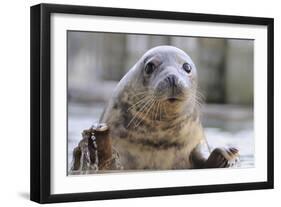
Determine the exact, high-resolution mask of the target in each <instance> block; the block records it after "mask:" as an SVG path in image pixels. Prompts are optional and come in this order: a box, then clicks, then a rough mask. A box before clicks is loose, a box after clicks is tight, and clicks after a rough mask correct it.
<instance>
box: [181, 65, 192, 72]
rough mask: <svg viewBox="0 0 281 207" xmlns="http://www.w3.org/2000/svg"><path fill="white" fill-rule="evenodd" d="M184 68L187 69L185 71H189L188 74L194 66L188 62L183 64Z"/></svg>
mask: <svg viewBox="0 0 281 207" xmlns="http://www.w3.org/2000/svg"><path fill="white" fill-rule="evenodd" d="M182 68H183V69H184V70H185V72H187V73H188V74H189V73H190V72H191V70H192V67H191V65H190V64H188V63H184V64H183V65H182Z"/></svg>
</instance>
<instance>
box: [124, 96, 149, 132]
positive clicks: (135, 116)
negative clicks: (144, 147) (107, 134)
mask: <svg viewBox="0 0 281 207" xmlns="http://www.w3.org/2000/svg"><path fill="white" fill-rule="evenodd" d="M152 101H153V98H150V99H149V100H148V101H147V102H146V103H145V104H144V105H143V106H142V108H141V109H140V110H139V111H137V113H136V114H135V115H134V116H133V118H132V119H131V120H130V122H129V123H128V125H127V128H128V127H129V126H130V125H131V123H132V122H133V121H134V120H135V119H136V118H137V116H138V115H139V114H140V113H141V112H142V111H143V110H145V107H147V105H148V104H150V103H151V102H152Z"/></svg>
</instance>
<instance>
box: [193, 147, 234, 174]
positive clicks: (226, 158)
mask: <svg viewBox="0 0 281 207" xmlns="http://www.w3.org/2000/svg"><path fill="white" fill-rule="evenodd" d="M238 158H239V153H238V150H237V149H236V148H234V147H230V148H216V149H214V150H213V151H212V153H211V154H210V156H209V157H208V159H206V158H205V157H204V153H203V151H202V144H201V143H200V144H198V145H197V146H196V147H195V148H194V149H193V150H192V152H191V153H190V157H189V159H190V162H191V163H192V168H194V169H203V168H228V167H233V166H235V165H236V164H237V163H238V161H239V159H238Z"/></svg>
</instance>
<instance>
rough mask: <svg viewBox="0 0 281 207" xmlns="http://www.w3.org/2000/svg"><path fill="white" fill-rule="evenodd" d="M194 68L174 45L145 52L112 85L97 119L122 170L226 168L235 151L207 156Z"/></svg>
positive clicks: (236, 153) (224, 151)
mask: <svg viewBox="0 0 281 207" xmlns="http://www.w3.org/2000/svg"><path fill="white" fill-rule="evenodd" d="M197 84H198V77H197V69H196V66H195V64H194V63H193V61H192V59H191V58H190V57H189V56H188V55H187V54H186V53H185V52H184V51H182V50H180V49H178V48H176V47H173V46H158V47H155V48H152V49H150V50H148V51H147V52H146V53H145V54H144V55H143V56H142V57H141V58H140V59H139V60H138V61H137V63H136V64H135V65H134V66H133V67H132V68H131V69H130V70H129V71H128V72H127V74H126V75H125V76H124V77H123V78H122V79H121V80H120V82H119V83H118V85H117V86H116V88H115V90H114V93H113V96H112V98H111V100H110V101H109V103H108V105H107V107H106V108H105V110H104V113H103V114H102V116H101V119H100V122H104V123H106V124H108V126H109V128H110V136H111V137H112V143H113V147H114V148H115V149H116V150H117V151H118V152H119V154H120V159H121V163H122V165H123V167H124V169H125V170H138V169H153V170H161V169H162V170H163V169H187V168H212V167H229V166H230V165H232V163H234V161H236V160H237V159H236V158H237V157H238V150H237V149H235V148H229V149H226V148H217V149H215V150H214V151H213V152H212V153H211V154H210V156H209V157H205V156H204V154H203V153H202V148H203V146H204V145H206V142H205V137H204V130H203V127H202V125H201V122H200V107H199V105H200V104H199V93H198V90H197Z"/></svg>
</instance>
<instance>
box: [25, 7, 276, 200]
mask: <svg viewBox="0 0 281 207" xmlns="http://www.w3.org/2000/svg"><path fill="white" fill-rule="evenodd" d="M30 156H31V183H30V187H31V200H33V201H36V202H39V203H52V202H68V201H85V200H100V199H117V198H131V197H145V196H162V195H178V194H193V193H208V192H222V191H238V190H254V189H270V188H273V19H271V18H261V17H242V16H226V15H213V14H212V15H211V14H195V13H180V12H169V11H152V10H151V11H150V10H134V9H120V8H103V7H87V6H70V5H55V4H40V5H35V6H33V7H31V155H30Z"/></svg>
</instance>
